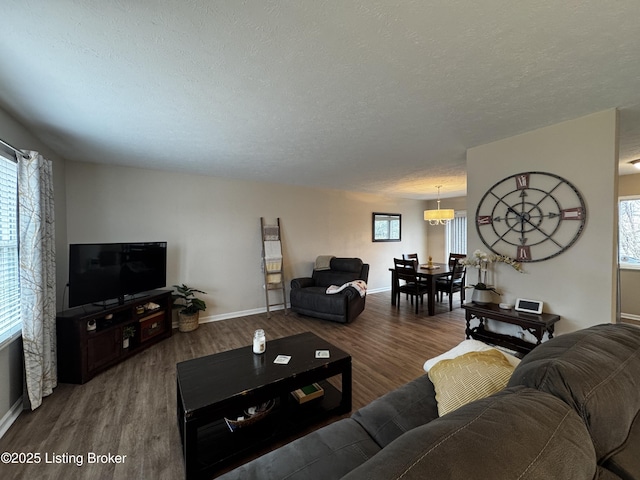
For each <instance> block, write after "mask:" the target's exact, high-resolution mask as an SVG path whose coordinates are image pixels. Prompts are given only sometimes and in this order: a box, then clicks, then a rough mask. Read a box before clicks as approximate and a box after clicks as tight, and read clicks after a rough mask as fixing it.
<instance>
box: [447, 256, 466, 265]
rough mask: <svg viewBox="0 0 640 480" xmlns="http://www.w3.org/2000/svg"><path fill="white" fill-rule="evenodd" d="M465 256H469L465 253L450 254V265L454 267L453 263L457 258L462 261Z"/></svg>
mask: <svg viewBox="0 0 640 480" xmlns="http://www.w3.org/2000/svg"><path fill="white" fill-rule="evenodd" d="M463 258H467V255H466V254H465V253H450V254H449V266H450V267H453V264H454V262H455V261H456V260H458V261H460V260H462V259H463Z"/></svg>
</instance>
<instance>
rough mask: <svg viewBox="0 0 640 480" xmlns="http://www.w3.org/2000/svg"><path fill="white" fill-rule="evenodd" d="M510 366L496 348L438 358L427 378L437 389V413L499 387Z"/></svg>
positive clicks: (447, 410) (509, 374)
mask: <svg viewBox="0 0 640 480" xmlns="http://www.w3.org/2000/svg"><path fill="white" fill-rule="evenodd" d="M513 370H514V368H513V366H512V365H511V364H510V363H509V362H508V361H507V359H506V358H504V355H503V354H502V353H500V352H499V351H498V350H495V349H493V350H486V351H483V352H469V353H465V354H464V355H460V356H459V357H456V358H453V359H451V360H441V361H440V362H438V363H436V364H435V365H434V366H433V367H431V369H430V370H429V379H430V380H431V382H432V383H433V385H434V387H435V390H436V400H437V402H438V415H440V416H442V415H444V414H446V413H449V412H452V411H453V410H455V409H456V408H459V407H461V406H463V405H465V404H467V403H469V402H472V401H474V400H478V399H480V398H484V397H488V396H489V395H491V394H493V393H495V392H498V391H500V390H502V389H503V388H504V387H506V386H507V383H508V382H509V378H510V377H511V374H512V373H513Z"/></svg>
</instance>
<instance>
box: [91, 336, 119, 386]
mask: <svg viewBox="0 0 640 480" xmlns="http://www.w3.org/2000/svg"><path fill="white" fill-rule="evenodd" d="M121 337H122V335H121V334H120V329H119V328H113V329H109V330H108V331H106V332H103V333H96V334H94V335H89V338H88V339H87V371H88V372H87V373H88V374H89V376H92V373H93V372H94V370H98V369H100V368H101V367H103V366H105V365H107V364H109V363H111V362H112V361H113V360H115V359H117V358H118V357H119V355H120V352H121V348H122V343H121V342H122V341H121V340H120V338H121Z"/></svg>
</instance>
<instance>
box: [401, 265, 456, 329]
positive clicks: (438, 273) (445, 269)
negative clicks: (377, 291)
mask: <svg viewBox="0 0 640 480" xmlns="http://www.w3.org/2000/svg"><path fill="white" fill-rule="evenodd" d="M389 271H390V272H391V305H395V304H396V287H397V285H398V281H397V278H396V269H395V268H390V269H389ZM452 273H453V266H452V265H449V264H448V263H435V262H433V264H432V265H431V266H429V265H428V264H426V263H424V264H420V265H418V268H416V274H417V275H418V277H419V278H420V280H421V281H422V282H424V283H425V284H426V285H427V310H428V312H429V316H430V317H432V316H433V315H435V314H436V305H435V303H436V281H437V280H438V279H439V278H443V277H447V276H449V275H451V274H452Z"/></svg>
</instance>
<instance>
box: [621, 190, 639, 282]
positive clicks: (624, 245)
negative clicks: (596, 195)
mask: <svg viewBox="0 0 640 480" xmlns="http://www.w3.org/2000/svg"><path fill="white" fill-rule="evenodd" d="M618 255H619V256H620V258H619V260H620V266H621V267H623V268H637V269H640V196H639V197H624V198H620V201H619V202H618Z"/></svg>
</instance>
